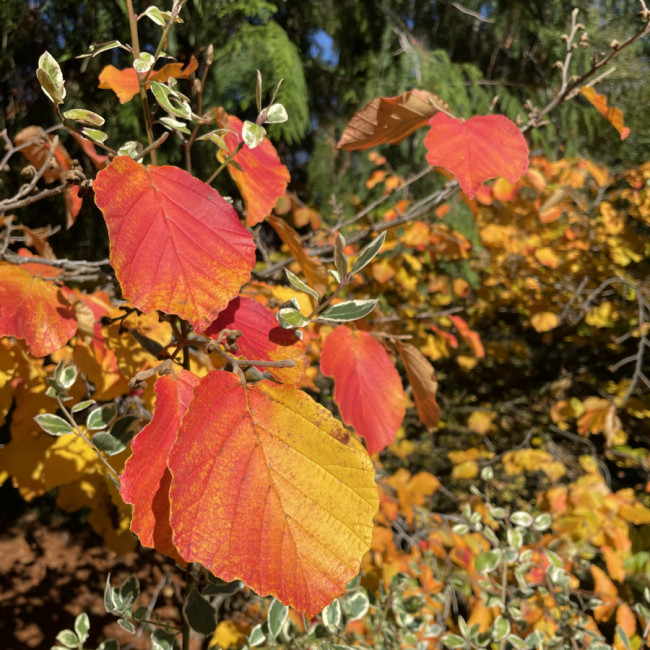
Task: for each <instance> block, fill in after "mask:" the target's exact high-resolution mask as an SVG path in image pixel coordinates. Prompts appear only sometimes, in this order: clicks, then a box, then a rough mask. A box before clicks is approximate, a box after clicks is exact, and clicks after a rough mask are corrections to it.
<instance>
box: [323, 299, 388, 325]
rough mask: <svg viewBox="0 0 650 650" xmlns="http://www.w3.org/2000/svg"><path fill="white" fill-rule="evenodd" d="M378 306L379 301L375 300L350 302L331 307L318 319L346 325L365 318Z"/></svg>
mask: <svg viewBox="0 0 650 650" xmlns="http://www.w3.org/2000/svg"><path fill="white" fill-rule="evenodd" d="M376 305H377V300H376V299H375V298H373V299H371V300H348V301H346V302H340V303H339V304H338V305H334V306H333V307H330V308H329V309H328V310H326V311H324V312H323V313H322V314H320V316H319V317H318V318H320V319H322V320H331V321H337V322H339V323H345V322H348V321H353V320H358V319H359V318H364V317H365V316H367V315H368V314H369V313H370V312H371V311H372V310H373V309H374V308H375V306H376Z"/></svg>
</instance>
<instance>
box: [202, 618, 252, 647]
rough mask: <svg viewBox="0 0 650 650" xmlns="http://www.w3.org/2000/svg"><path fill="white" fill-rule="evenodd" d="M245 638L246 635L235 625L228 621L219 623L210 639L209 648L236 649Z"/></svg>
mask: <svg viewBox="0 0 650 650" xmlns="http://www.w3.org/2000/svg"><path fill="white" fill-rule="evenodd" d="M246 638H247V635H246V634H245V633H244V632H243V630H241V629H240V628H239V627H238V626H237V624H236V623H235V622H234V621H232V620H230V619H228V620H226V621H221V623H219V625H217V629H216V630H215V631H214V634H213V635H212V638H211V639H210V644H209V645H210V647H212V646H215V645H216V646H218V647H220V648H237V647H239V646H240V644H242V643H243V642H244V641H245V640H246Z"/></svg>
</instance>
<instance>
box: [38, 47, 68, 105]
mask: <svg viewBox="0 0 650 650" xmlns="http://www.w3.org/2000/svg"><path fill="white" fill-rule="evenodd" d="M36 78H37V79H38V82H39V83H40V84H41V88H42V89H43V92H44V93H45V94H46V95H47V96H48V98H49V99H50V101H51V102H52V103H53V104H56V105H57V106H58V105H59V104H63V100H64V99H65V82H64V81H63V73H62V72H61V66H59V64H58V62H57V60H56V59H55V58H54V57H53V56H52V55H51V54H50V53H49V52H48V51H47V50H45V52H43V54H41V56H40V58H39V59H38V70H36Z"/></svg>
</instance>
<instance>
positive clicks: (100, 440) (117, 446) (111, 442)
mask: <svg viewBox="0 0 650 650" xmlns="http://www.w3.org/2000/svg"><path fill="white" fill-rule="evenodd" d="M90 440H91V442H92V443H93V445H95V447H96V448H97V449H99V451H103V452H105V453H106V454H107V455H108V456H115V454H119V453H120V452H122V451H124V450H125V449H126V445H124V444H122V442H120V441H119V440H118V439H117V438H115V437H113V436H112V435H111V434H110V433H109V432H108V431H100V432H99V433H96V434H95V435H94V436H93V437H92V438H91V439H90Z"/></svg>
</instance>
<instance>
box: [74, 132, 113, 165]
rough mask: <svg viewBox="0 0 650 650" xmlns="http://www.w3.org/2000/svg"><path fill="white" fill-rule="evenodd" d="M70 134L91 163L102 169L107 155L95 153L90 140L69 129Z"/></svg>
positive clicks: (95, 150) (106, 160)
mask: <svg viewBox="0 0 650 650" xmlns="http://www.w3.org/2000/svg"><path fill="white" fill-rule="evenodd" d="M70 135H71V136H72V137H73V138H74V139H75V140H76V141H77V144H78V145H79V146H80V147H81V148H82V149H83V152H84V153H85V154H86V155H87V156H88V158H90V160H91V161H92V163H93V165H95V169H104V167H106V164H107V163H108V156H105V155H103V154H99V153H97V149H95V145H94V144H93V143H92V140H88V138H84V137H83V136H82V135H80V134H79V133H76V132H75V131H71V132H70Z"/></svg>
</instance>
